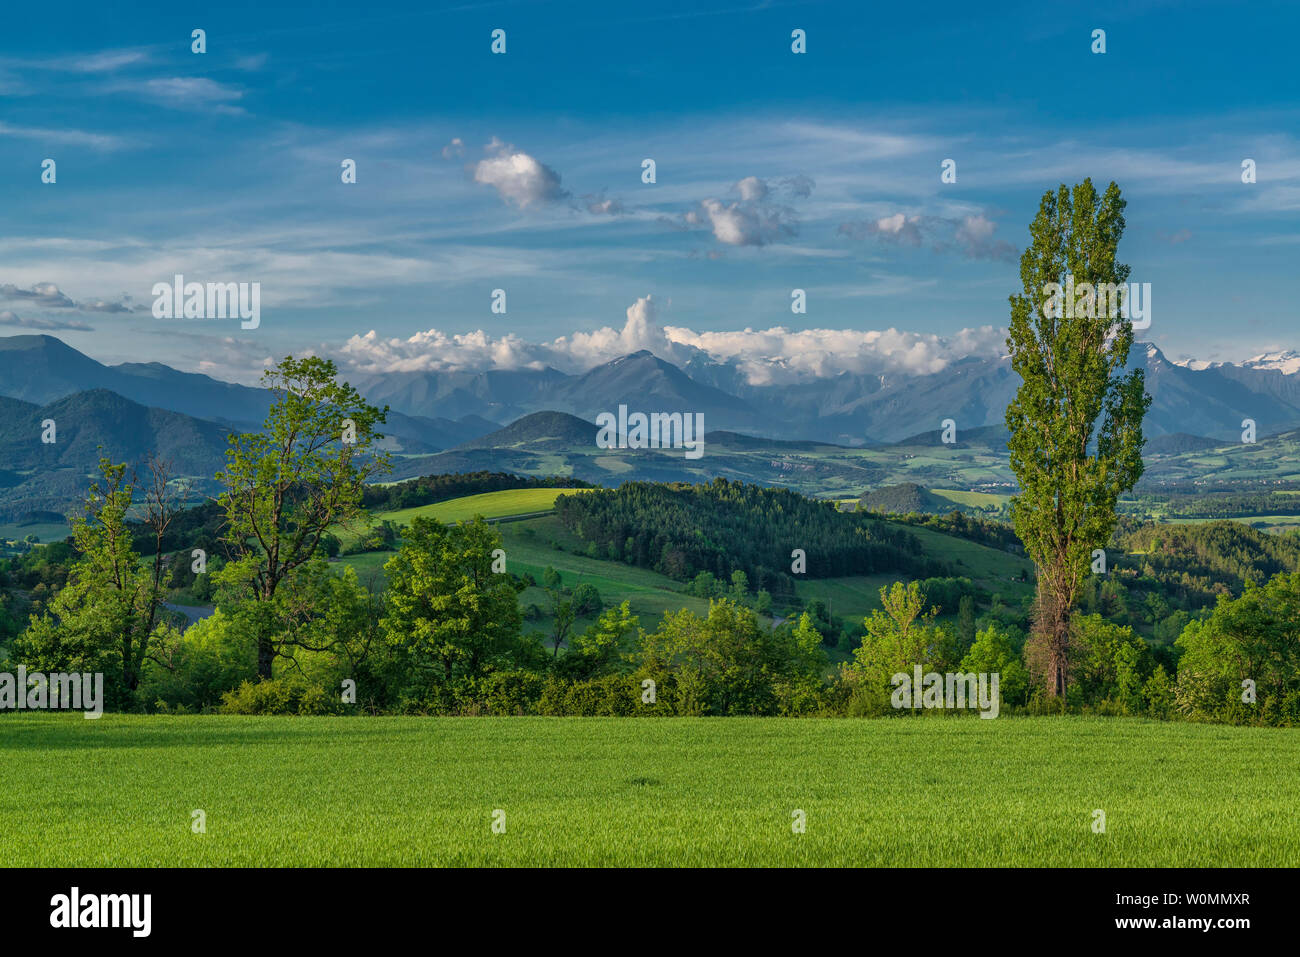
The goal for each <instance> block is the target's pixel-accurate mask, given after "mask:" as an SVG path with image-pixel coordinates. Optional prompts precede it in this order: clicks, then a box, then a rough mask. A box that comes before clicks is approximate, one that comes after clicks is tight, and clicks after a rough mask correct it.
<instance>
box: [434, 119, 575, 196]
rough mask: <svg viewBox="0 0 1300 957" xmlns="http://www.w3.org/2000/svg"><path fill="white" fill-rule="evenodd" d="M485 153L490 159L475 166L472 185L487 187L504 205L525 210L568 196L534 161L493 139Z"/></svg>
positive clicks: (552, 174)
mask: <svg viewBox="0 0 1300 957" xmlns="http://www.w3.org/2000/svg"><path fill="white" fill-rule="evenodd" d="M453 142H455V141H453ZM488 151H489V152H490V153H492V154H493V155H491V156H488V157H486V158H485V159H481V160H479V161H478V163H477V164H476V165H475V167H474V182H476V183H482V184H484V185H485V186H491V187H492V188H493V189H495V190H496V191H497V193H498V194H499V195H500V196H501V198H502V199H503V200H504V201H505V202H507V203H513V204H514V205H516V206H518V207H519V208H520V209H525V208H527V207H529V206H537V205H541V204H543V203H550V202H554V201H556V200H559V199H563V198H564V197H565V196H566V195H568V194H567V193H566V192H565V191H564V189H563V188H562V187H561V186H560V174H559V173H557V172H555V170H553V169H551V168H550V167H549V166H547V165H546V164H545V163H543V162H541V161H540V160H538V159H537V158H536V157H533V156H529V155H528V154H527V153H525V152H523V150H517V149H515V148H514V147H513V146H507V145H506V144H504V143H502V142H501V141H500V140H498V139H496V138H495V137H494V138H493V140H492V142H491V143H489V144H488Z"/></svg>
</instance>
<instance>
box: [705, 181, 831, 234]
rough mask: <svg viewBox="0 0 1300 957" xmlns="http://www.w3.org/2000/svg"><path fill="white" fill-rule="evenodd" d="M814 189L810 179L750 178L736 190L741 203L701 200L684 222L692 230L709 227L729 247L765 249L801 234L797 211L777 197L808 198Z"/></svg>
mask: <svg viewBox="0 0 1300 957" xmlns="http://www.w3.org/2000/svg"><path fill="white" fill-rule="evenodd" d="M812 189H813V182H812V180H811V179H809V178H808V177H806V176H796V177H791V178H788V179H783V180H778V181H775V182H769V181H767V180H764V179H760V178H759V177H757V176H746V177H745V178H744V179H742V180H740V181H739V182H737V183H736V184H735V186H734V187H733V190H734V191H735V192H736V193H737V194H738V195H739V196H740V199H739V200H736V201H727V200H722V199H716V198H712V197H711V198H708V199H704V200H701V201H700V203H699V204H698V205H697V206H696V207H695V208H694V209H691V210H688V211H687V212H686V213H685V214H684V215H683V217H682V222H683V223H685V225H686V226H688V227H691V226H708V227H709V229H710V231H711V232H712V233H713V237H714V238H715V239H717V240H718V242H721V243H726V244H727V245H728V246H765V245H767V244H768V243H771V242H776V241H777V240H780V239H784V238H787V237H790V236H794V235H796V234H797V233H798V231H799V220H798V217H797V216H796V215H795V211H794V210H793V209H791V208H790V207H789V206H788V205H785V204H783V203H780V202H777V194H778V193H781V194H785V195H786V196H788V197H800V198H806V197H807V196H810V195H811V194H812Z"/></svg>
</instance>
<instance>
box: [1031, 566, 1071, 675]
mask: <svg viewBox="0 0 1300 957" xmlns="http://www.w3.org/2000/svg"><path fill="white" fill-rule="evenodd" d="M1040 582H1041V579H1040ZM1034 633H1035V636H1036V638H1037V640H1038V641H1039V642H1040V643H1041V646H1042V652H1043V656H1044V657H1043V666H1044V668H1043V677H1044V679H1045V681H1044V684H1045V685H1046V687H1047V694H1048V697H1050V698H1064V697H1065V691H1066V688H1067V687H1068V685H1069V682H1070V654H1069V653H1070V608H1069V602H1067V601H1064V600H1062V599H1061V598H1060V597H1059V596H1058V595H1055V594H1053V593H1052V591H1051V589H1050V588H1049V587H1044V586H1043V585H1041V584H1040V586H1039V592H1038V609H1037V613H1036V615H1035V621H1034Z"/></svg>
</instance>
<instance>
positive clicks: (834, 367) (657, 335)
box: [336, 296, 1006, 385]
mask: <svg viewBox="0 0 1300 957" xmlns="http://www.w3.org/2000/svg"><path fill="white" fill-rule="evenodd" d="M1005 338H1006V333H1005V330H1000V329H995V328H994V327H992V326H984V327H981V328H978V329H964V330H962V331H961V332H959V333H956V334H955V335H952V336H947V337H945V336H937V335H925V334H920V333H914V332H905V331H900V330H898V329H892V328H891V329H884V330H859V329H803V330H790V329H787V328H785V327H783V326H774V327H772V328H770V329H765V330H754V329H748V328H746V329H742V330H736V331H730V332H695V331H694V330H691V329H688V328H684V327H680V326H664V325H661V324H660V322H659V319H658V316H657V307H656V303H655V301H654V299H653V298H652V297H650V296H645V297H642V298H639V299H637V301H636V302H634V303H633V304H632V305H631V306H629V307H628V309H627V314H626V319H625V321H624V323H623V326H622V328H614V327H611V326H605V327H603V328H601V329H597V330H595V331H594V332H579V333H575V334H573V335H572V336H561V337H560V338H558V339H553V340H551V341H549V342H529V341H527V340H525V339H523V338H521V337H519V336H517V335H515V334H513V333H507V334H506V335H504V336H493V335H490V334H488V333H487V332H484V331H483V330H481V329H480V330H477V331H475V332H470V333H464V334H458V335H448V334H446V333H444V332H441V331H439V330H437V329H430V330H428V331H426V332H420V333H416V334H415V335H413V336H411V337H409V338H407V339H396V338H394V339H382V338H380V337H379V336H378V334H377V333H375V332H374V331H373V330H372V331H370V332H368V333H366V334H365V335H360V336H353V337H352V338H351V339H349V340H348V341H347V342H346V343H345V344H344V345H343V346H342V347H341V348H339V349H338V350H336V355H337V357H338V358H339V360H340V361H341V362H342V363H343V364H344V365H346V366H348V367H350V368H353V369H356V370H357V371H360V372H369V373H380V372H445V371H460V370H468V371H483V370H487V369H543V368H546V367H548V366H549V367H552V368H555V369H559V370H560V371H562V372H569V373H574V372H583V371H586V370H587V369H590V368H592V367H593V366H596V365H599V364H600V363H602V362H608V361H610V360H611V359H616V358H618V357H620V356H624V355H627V354H629V353H632V352H638V351H640V350H642V349H645V350H649V351H650V352H653V353H654V354H655V355H657V356H659V357H660V358H662V359H666V360H667V361H669V362H674V363H677V364H679V365H680V364H683V363H685V362H687V361H690V360H697V361H713V362H717V363H722V364H727V365H731V366H734V367H735V368H736V369H737V370H738V371H740V372H741V373H742V374H743V375H744V377H745V378H746V380H747V381H749V382H750V383H751V384H753V385H781V384H790V383H796V382H803V381H808V380H811V379H818V378H825V377H828V376H834V375H838V374H840V373H842V372H851V373H858V374H885V373H891V372H893V373H897V372H903V373H909V374H918V375H920V374H929V373H934V372H940V371H942V370H943V369H944V368H946V367H947V366H948V364H949V363H951V362H953V361H954V360H956V359H960V358H964V357H965V356H969V355H981V356H997V355H999V354H1000V352H1001V349H1002V347H1003V344H1004V340H1005Z"/></svg>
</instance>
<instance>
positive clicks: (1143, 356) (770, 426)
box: [0, 335, 1300, 517]
mask: <svg viewBox="0 0 1300 957" xmlns="http://www.w3.org/2000/svg"><path fill="white" fill-rule="evenodd" d="M1130 366H1131V367H1132V368H1141V369H1143V370H1144V371H1145V374H1146V381H1147V389H1148V391H1149V392H1150V393H1151V394H1152V396H1153V402H1152V406H1151V409H1150V411H1149V412H1148V415H1147V419H1146V423H1145V431H1146V434H1147V435H1148V437H1149V440H1150V441H1149V445H1148V448H1147V451H1148V454H1152V455H1154V454H1166V453H1168V454H1174V453H1188V454H1191V453H1193V452H1196V451H1199V450H1204V449H1207V448H1211V447H1213V446H1215V445H1216V444H1219V443H1223V442H1239V441H1240V439H1241V430H1242V422H1243V420H1244V419H1252V420H1254V422H1255V424H1256V431H1257V433H1258V435H1259V436H1261V437H1263V436H1267V435H1269V434H1271V433H1279V432H1282V431H1284V430H1287V429H1293V428H1296V427H1300V355H1297V354H1295V353H1274V354H1266V355H1262V356H1258V357H1256V358H1255V359H1252V360H1250V361H1248V362H1245V363H1242V364H1240V365H1234V364H1231V363H1198V362H1195V361H1190V362H1173V361H1170V360H1169V359H1167V358H1166V357H1165V355H1164V354H1163V353H1162V352H1161V351H1160V349H1159V348H1157V347H1156V346H1155V345H1154V344H1152V343H1141V344H1138V345H1136V346H1135V347H1134V349H1133V352H1132V355H1131V357H1130ZM345 377H346V378H348V379H349V381H351V382H352V383H353V384H354V385H355V386H357V388H358V389H359V390H360V391H361V393H362V394H363V395H365V396H366V398H367V399H368V400H369V401H371V402H373V403H375V404H380V405H382V404H387V405H388V406H390V412H389V415H388V422H387V424H386V426H385V427H384V432H385V433H386V436H387V438H386V439H385V446H386V447H387V448H388V449H389V450H390V451H392V452H393V453H394V454H395V463H396V469H395V474H394V478H404V477H410V476H414V475H420V474H428V473H431V472H454V471H474V470H479V469H489V470H505V471H519V472H525V473H529V474H559V473H568V474H573V475H576V476H578V477H582V478H587V479H590V480H593V481H602V482H606V483H609V482H617V481H620V480H623V479H630V478H638V479H661V480H683V479H686V480H701V479H707V478H709V477H711V476H714V475H725V476H727V477H734V478H745V479H748V480H750V481H760V482H767V483H772V484H798V483H797V482H794V483H792V479H795V478H798V475H797V474H796V473H797V472H798V471H799V470H811V471H812V472H814V473H816V475H817V476H818V480H819V481H821V482H823V483H824V485H823V487H824V488H827V489H833V488H839V487H843V488H845V489H849V488H854V487H861V486H863V485H870V484H872V483H873V482H874V481H877V480H879V479H881V478H882V475H881V474H878V473H879V472H880V468H879V466H880V463H878V462H874V461H873V460H872V459H871V457H870V456H866V457H863V456H847V455H844V454H841V453H846V452H848V451H849V450H851V449H854V448H857V449H860V450H863V451H869V450H870V449H873V448H890V447H906V448H908V449H913V448H915V449H916V450H917V451H918V453H919V452H920V450H923V449H924V448H926V447H931V446H939V445H941V444H942V442H941V437H940V432H939V430H940V428H941V424H942V423H943V421H944V420H945V419H952V420H954V422H955V423H956V426H957V434H958V445H957V449H956V450H954V451H955V453H956V454H958V457H960V455H961V454H964V453H961V452H960V450H961V449H962V448H963V447H965V448H969V449H978V452H971V453H970V458H971V462H970V463H969V464H970V468H969V469H968V470H967V473H964V474H969V477H970V478H971V481H972V482H975V481H977V480H979V481H986V482H989V483H992V484H998V483H1000V482H1001V481H1002V479H1003V478H1004V477H1005V473H1004V472H1002V471H1001V470H1000V469H996V470H994V471H989V470H988V469H985V470H984V471H983V472H981V471H980V468H979V467H980V466H981V464H983V465H990V463H991V461H992V458H996V457H998V456H999V455H1000V456H1002V457H1005V432H1004V425H1003V415H1004V410H1005V408H1006V405H1007V403H1008V402H1009V401H1010V400H1011V398H1012V396H1013V394H1014V392H1015V388H1016V384H1017V381H1018V379H1017V377H1016V375H1015V373H1014V372H1013V371H1012V369H1011V365H1010V361H1009V359H1007V358H1006V357H1000V358H997V357H990V358H980V357H968V358H965V359H962V360H959V361H957V362H954V363H951V364H950V365H949V366H948V367H947V368H946V369H944V370H943V371H941V372H937V373H931V374H928V375H909V374H904V373H888V374H880V375H866V374H855V373H847V372H846V373H840V374H839V375H835V376H830V377H826V378H821V379H813V380H810V381H805V382H800V383H796V384H790V385H772V384H754V383H750V382H748V381H747V379H746V378H745V376H744V375H743V374H742V372H741V371H740V370H739V369H737V368H736V367H734V366H732V365H729V364H726V363H719V362H714V361H712V360H703V359H699V358H693V359H692V360H691V361H690V362H688V363H686V364H685V366H684V367H679V366H677V365H674V364H673V363H670V362H667V361H666V360H664V359H662V358H660V357H658V356H655V355H654V354H652V353H650V352H648V351H640V352H634V353H632V354H630V355H625V356H621V357H619V358H617V359H614V360H612V361H610V362H606V363H603V364H600V365H597V366H595V367H594V368H592V369H589V370H587V371H586V372H582V373H578V374H568V373H564V372H560V371H558V370H555V369H551V368H546V369H518V370H492V371H482V372H471V371H458V372H392V373H384V374H375V373H366V374H347V375H345ZM269 402H270V396H269V394H268V392H267V391H266V390H264V389H258V388H252V387H249V386H245V385H239V384H236V383H230V382H223V381H221V380H219V379H215V378H212V377H210V376H207V375H203V374H199V373H188V372H181V371H178V370H176V369H173V368H171V367H169V366H166V365H163V364H161V363H157V362H130V363H122V364H119V365H105V364H103V363H100V362H97V361H96V360H94V359H92V358H90V357H89V356H86V355H84V354H83V353H81V352H78V351H77V350H76V349H73V348H72V347H70V346H68V345H67V344H66V343H64V342H62V341H61V340H59V339H57V338H55V337H52V336H46V335H21V336H11V337H0V417H2V418H0V517H3V516H4V515H6V514H14V513H16V512H19V511H22V510H24V509H27V510H31V509H39V508H41V507H44V506H48V507H51V508H54V507H58V508H62V507H65V506H66V505H67V503H68V502H75V501H76V500H77V499H78V498H79V497H80V496H81V494H82V493H83V492H84V488H85V481H84V480H85V475H86V474H87V473H89V472H91V471H93V469H94V466H95V461H96V459H97V457H98V455H99V454H100V449H101V448H102V449H103V453H104V454H107V455H110V456H112V457H114V458H115V459H117V460H119V461H124V460H125V461H130V462H132V463H133V464H137V465H138V464H142V462H143V458H144V456H145V455H146V453H147V452H150V451H158V452H160V453H162V454H163V455H165V456H167V457H170V458H172V459H173V460H174V462H175V463H176V467H177V471H178V472H180V473H182V474H186V475H192V476H196V477H200V478H201V477H210V476H211V474H212V472H213V471H215V470H216V468H217V467H219V466H220V464H221V462H222V461H223V457H224V450H225V445H226V436H227V434H228V433H229V432H230V431H231V430H232V429H249V428H255V427H257V425H258V424H259V423H260V422H261V420H262V419H263V418H264V416H265V414H266V411H267V408H268V406H269ZM620 405H626V406H627V407H628V408H629V410H630V411H642V412H682V413H686V412H691V413H702V414H703V416H704V422H705V425H706V446H707V447H708V448H709V449H710V450H711V451H712V453H713V454H711V455H706V456H705V458H704V459H702V460H700V461H698V462H686V461H683V459H682V456H681V453H680V451H675V452H663V451H655V450H644V451H642V452H627V451H622V452H618V453H617V454H612V450H604V449H599V448H597V447H596V446H595V441H594V439H595V432H596V427H595V425H594V424H593V423H594V421H595V419H596V416H597V415H599V414H600V413H601V412H616V411H617V409H618V407H619V406H620ZM47 419H53V420H55V421H56V422H57V423H58V429H59V441H58V442H57V444H55V445H44V444H43V443H40V442H39V434H40V428H41V423H42V422H44V421H45V420H47ZM999 450H1000V451H999ZM908 454H909V455H911V454H913V453H911V452H909V453H908ZM986 459H987V460H989V461H987V462H986ZM810 461H815V462H817V465H816V466H811V465H809V464H808V463H809V462H810ZM990 467H991V466H990ZM994 472H996V473H997V474H994ZM811 477H812V476H811V475H809V476H808V478H811Z"/></svg>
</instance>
